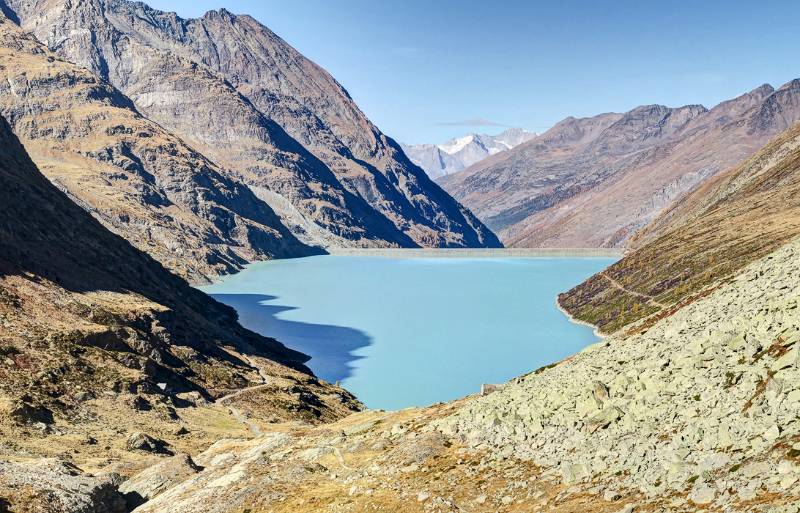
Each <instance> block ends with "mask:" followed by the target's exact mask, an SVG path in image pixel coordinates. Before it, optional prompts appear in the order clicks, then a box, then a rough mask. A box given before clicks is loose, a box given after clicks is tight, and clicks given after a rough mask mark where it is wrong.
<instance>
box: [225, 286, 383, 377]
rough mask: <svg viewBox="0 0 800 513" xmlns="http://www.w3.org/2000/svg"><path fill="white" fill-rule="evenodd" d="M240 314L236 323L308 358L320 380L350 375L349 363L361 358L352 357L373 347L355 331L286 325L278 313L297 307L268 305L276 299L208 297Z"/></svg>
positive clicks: (249, 296) (339, 328) (305, 324)
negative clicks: (272, 338) (306, 355)
mask: <svg viewBox="0 0 800 513" xmlns="http://www.w3.org/2000/svg"><path fill="white" fill-rule="evenodd" d="M211 297H213V298H214V299H216V300H217V301H220V302H222V303H225V304H226V305H228V306H232V307H233V308H235V309H236V311H237V312H239V322H240V323H241V324H242V326H244V327H245V328H247V329H250V330H253V331H255V332H257V333H260V334H261V335H264V336H266V337H274V338H277V339H278V340H280V341H281V342H283V343H284V344H286V345H287V346H288V347H290V348H291V349H294V350H296V351H300V352H302V353H305V354H308V355H311V360H310V361H309V362H308V366H309V367H311V369H312V370H313V371H314V374H315V375H317V376H319V377H320V378H322V379H324V380H326V381H329V382H331V383H335V382H337V381H342V380H344V379H347V378H349V377H350V376H352V374H353V365H352V363H353V362H354V361H356V360H359V359H361V358H363V357H361V356H356V355H354V354H353V353H354V352H355V351H356V350H358V349H361V348H362V347H367V346H369V345H371V344H372V338H371V337H369V336H368V335H367V334H366V333H363V332H361V331H359V330H357V329H354V328H348V327H344V326H331V325H327V324H311V323H305V322H298V321H287V320H284V319H280V318H278V315H279V314H280V313H281V312H287V311H290V310H296V309H297V307H293V306H285V305H275V304H267V303H269V302H271V301H274V300H276V299H278V297H276V296H267V295H262V294H211Z"/></svg>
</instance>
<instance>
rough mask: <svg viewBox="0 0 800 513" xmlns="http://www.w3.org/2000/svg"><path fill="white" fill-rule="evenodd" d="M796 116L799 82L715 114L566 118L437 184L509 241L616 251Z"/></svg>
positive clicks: (648, 112) (650, 112) (662, 111)
mask: <svg viewBox="0 0 800 513" xmlns="http://www.w3.org/2000/svg"><path fill="white" fill-rule="evenodd" d="M798 119H800V82H798V81H792V82H789V83H787V84H785V85H784V86H783V87H781V88H780V89H778V90H773V88H772V87H770V86H768V85H764V86H761V87H759V88H757V89H755V90H753V91H751V92H749V93H747V94H744V95H742V96H740V97H738V98H735V99H733V100H729V101H726V102H723V103H721V104H719V105H717V106H715V107H714V108H712V109H711V110H706V109H705V108H703V107H701V106H686V107H680V108H677V109H672V108H668V107H663V106H659V105H651V106H644V107H638V108H636V109H634V110H632V111H630V112H627V113H625V114H605V115H602V116H599V117H596V118H588V119H581V120H576V119H567V120H565V121H563V122H561V123H559V124H558V125H556V126H555V127H553V128H552V129H551V130H550V131H548V132H546V133H545V134H543V135H542V136H540V137H537V138H534V139H533V140H531V141H528V142H527V143H524V144H522V145H520V146H518V147H517V148H514V149H512V150H509V151H508V152H506V153H503V154H500V155H497V156H495V157H492V158H489V159H487V160H485V161H483V162H481V163H479V164H477V165H476V166H473V167H472V168H470V169H467V170H465V171H463V172H461V173H457V174H456V175H453V176H449V177H445V178H442V179H441V183H442V185H443V186H444V187H445V188H446V189H447V190H448V191H450V192H451V193H452V194H453V195H454V196H455V197H456V198H458V199H460V200H461V201H463V202H464V203H465V204H466V205H467V206H469V207H470V208H472V209H473V210H474V211H475V212H476V213H477V214H478V215H479V216H480V217H481V218H482V219H483V220H484V221H485V222H486V223H487V224H488V226H490V227H491V228H493V229H495V230H496V231H498V233H500V236H501V238H502V239H503V240H504V241H505V242H506V243H507V244H509V245H512V246H534V247H535V246H567V247H570V246H620V245H624V244H625V242H626V241H627V239H628V238H629V237H630V236H631V235H632V234H633V233H634V232H635V231H636V230H637V229H639V228H641V227H642V226H644V225H646V224H647V223H648V222H649V221H651V220H653V219H654V218H655V217H656V216H657V215H658V213H659V212H660V211H661V210H662V209H664V208H665V207H667V206H669V205H670V204H671V203H672V202H673V201H674V200H675V199H676V198H678V197H679V196H680V195H682V194H683V193H684V192H686V191H688V190H690V189H692V188H694V187H695V186H697V185H698V184H699V183H701V182H702V181H704V180H705V179H707V178H708V177H710V176H713V175H714V174H716V173H718V172H720V171H724V170H726V169H728V168H730V167H731V166H734V165H736V164H738V163H739V162H741V161H742V160H743V159H745V158H747V157H748V156H750V155H752V154H753V153H754V152H755V151H757V150H758V149H759V148H760V147H761V146H763V145H764V144H766V142H767V141H768V140H769V139H770V138H771V137H773V136H775V135H776V134H778V133H780V132H782V131H783V130H785V129H787V128H788V127H790V126H791V125H792V124H793V123H794V122H795V121H797V120H798Z"/></svg>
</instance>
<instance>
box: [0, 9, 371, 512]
mask: <svg viewBox="0 0 800 513" xmlns="http://www.w3.org/2000/svg"><path fill="white" fill-rule="evenodd" d="M7 23H8V22H4V24H7ZM45 55H46V54H45ZM12 63H13V62H10V61H9V60H7V59H6V58H4V59H3V64H4V66H8V65H10V64H12ZM30 79H31V80H35V77H33V76H31V77H30ZM62 80H63V81H64V83H65V84H66V83H68V81H69V80H71V78H70V76H69V75H64V76H63V78H62ZM78 128H80V127H78ZM0 183H1V184H2V187H0V204H2V205H3V208H1V209H0V376H2V379H0V438H1V439H2V440H3V442H2V447H3V458H4V459H6V458H11V459H14V460H17V461H18V460H20V459H23V460H31V459H36V458H53V457H58V456H61V457H63V456H64V455H65V454H67V452H65V451H68V453H69V457H70V458H75V459H78V460H81V461H84V462H86V461H88V462H92V463H90V465H100V466H106V465H107V464H108V463H110V462H112V461H113V462H114V464H115V465H116V468H117V470H121V469H123V468H126V466H127V465H132V466H133V468H141V467H142V466H145V465H147V464H148V463H150V462H152V461H153V460H154V459H158V457H159V454H166V453H171V452H175V451H195V450H197V449H198V448H200V447H205V446H208V445H209V444H210V443H212V442H213V441H214V440H215V437H218V436H219V432H220V429H224V428H226V426H227V428H228V429H232V430H233V431H234V432H236V433H238V434H244V435H247V434H248V433H249V429H248V424H247V422H250V421H249V420H247V419H246V415H247V413H246V411H249V410H250V409H253V411H257V412H259V418H262V419H269V418H274V419H276V421H277V420H303V421H307V422H320V421H325V420H331V419H336V418H339V417H341V416H343V415H345V414H346V413H349V412H350V411H353V410H355V409H359V408H360V405H359V403H358V402H357V401H356V400H355V399H354V398H353V397H352V396H351V395H350V394H349V393H347V392H345V391H344V390H342V389H340V388H338V387H335V386H332V385H329V384H326V383H323V382H320V381H319V380H317V379H316V378H315V377H314V376H313V375H311V373H310V371H309V370H308V369H307V368H306V367H305V365H304V362H305V361H307V359H308V357H307V356H306V355H304V354H302V353H299V352H297V351H294V350H291V349H288V348H286V347H285V346H283V345H282V344H281V343H279V342H277V341H275V340H273V339H270V338H266V337H262V336H260V335H258V334H256V333H253V332H251V331H248V330H246V329H244V328H243V327H242V326H241V325H240V324H239V323H238V321H237V314H236V312H235V311H234V310H233V309H232V308H230V307H228V306H225V305H223V304H221V303H218V302H217V301H215V300H213V299H211V298H210V297H209V296H207V295H206V294H204V293H202V292H200V291H198V290H196V289H194V288H192V287H191V286H190V285H189V284H188V283H187V282H186V281H184V280H183V279H182V278H180V277H178V276H175V275H173V274H171V273H170V272H169V271H167V270H166V269H164V267H163V266H161V265H160V264H159V263H158V262H156V261H155V260H154V259H153V258H151V257H150V256H148V255H146V254H145V253H143V252H142V251H140V250H138V249H136V248H134V247H133V246H132V245H131V244H129V243H128V242H126V241H125V240H124V239H123V238H121V237H120V236H118V235H115V234H113V233H111V232H110V231H109V230H107V229H106V228H105V227H104V226H103V225H102V224H100V222H98V221H97V220H96V219H95V218H94V217H92V216H91V215H90V214H89V213H87V212H86V211H85V210H83V209H82V208H80V207H79V206H77V205H76V204H75V203H73V202H72V201H71V199H70V198H69V197H68V196H67V195H66V194H64V193H63V192H61V191H59V190H58V189H57V188H56V187H55V186H54V185H53V184H52V183H51V182H50V181H49V180H48V179H47V178H45V177H44V176H43V175H42V174H41V173H40V172H39V170H38V169H37V168H36V165H35V164H34V162H33V161H32V160H31V159H30V157H29V156H28V155H27V153H26V152H25V149H24V148H23V146H22V145H21V143H20V141H19V140H18V139H17V138H16V137H15V136H14V135H13V133H12V132H11V129H10V126H9V125H8V123H7V122H6V121H5V119H3V118H0ZM253 404H256V405H257V406H253ZM237 416H239V417H241V418H242V419H244V420H242V421H241V422H240V421H238V420H236V418H237ZM137 433H138V434H137ZM189 433H191V436H185V435H188V434H189ZM40 461H42V460H40ZM44 461H46V460H44ZM137 466H138V467H137ZM41 470H42V472H41V473H39V474H38V475H39V476H40V478H39V479H43V476H44V475H45V473H44V470H43V469H41ZM68 474H70V475H73V476H74V475H75V471H74V469H73V470H70V471H69V472H68ZM34 475H36V473H34ZM7 479H8V476H7V475H5V474H4V472H0V496H2V497H3V501H0V505H2V507H3V508H5V507H6V506H7V503H6V502H4V501H5V498H6V497H7V495H6V492H8V490H7V489H4V488H3V485H4V484H7ZM12 479H13V477H12ZM39 479H35V480H34V483H41V482H42V481H40V480H39ZM20 486H22V488H23V493H24V489H25V486H27V485H16V486H12V489H16V490H17V492H18V491H19V490H20ZM54 488H60V486H59V485H57V484H56V485H54ZM44 497H47V498H49V499H44V500H51V499H52V497H51V495H50V494H45V495H44ZM28 499H31V497H28ZM26 500H27V499H26ZM53 507H55V506H53ZM73 507H75V508H77V506H73ZM12 510H14V509H13V508H12ZM14 511H17V510H14ZM41 511H84V510H79V509H70V508H69V507H67V506H64V509H49V508H47V509H41ZM86 511H89V510H86ZM97 511H103V509H97Z"/></svg>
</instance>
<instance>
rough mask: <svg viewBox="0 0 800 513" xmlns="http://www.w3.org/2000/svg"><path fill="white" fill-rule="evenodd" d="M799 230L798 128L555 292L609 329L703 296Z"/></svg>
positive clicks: (701, 189)
mask: <svg viewBox="0 0 800 513" xmlns="http://www.w3.org/2000/svg"><path fill="white" fill-rule="evenodd" d="M798 235H800V125H795V126H794V127H792V128H791V129H789V130H787V131H786V132H784V133H783V134H781V135H780V136H778V137H777V138H775V139H774V140H773V141H771V142H770V143H769V144H768V145H766V146H765V147H764V148H763V149H762V150H761V151H759V152H758V153H757V154H756V155H755V156H753V157H752V158H750V159H748V160H747V161H746V162H744V163H743V164H742V165H740V166H738V167H736V168H733V169H731V170H729V171H727V172H724V173H721V174H719V175H717V176H716V177H714V178H712V179H710V180H709V181H708V182H706V183H705V184H703V185H702V186H701V187H699V188H698V189H697V190H695V191H694V192H692V193H691V194H688V195H686V196H685V197H683V198H681V199H680V200H679V201H678V202H677V203H676V204H675V206H673V207H672V208H670V209H668V210H666V211H665V212H664V213H663V214H662V215H661V216H660V217H659V218H657V219H656V220H655V221H654V222H653V223H652V224H651V225H649V226H648V227H646V228H645V229H644V230H643V231H642V232H641V234H640V235H637V237H636V238H634V240H633V243H634V244H636V245H637V246H638V247H636V248H635V249H634V250H632V251H630V252H629V253H628V254H626V256H625V257H624V258H623V259H622V260H620V261H619V262H617V263H615V264H614V265H612V266H611V267H609V268H608V269H606V270H605V271H603V272H602V273H600V274H597V275H595V276H593V277H591V278H589V279H588V280H587V281H585V282H584V283H582V284H580V285H578V286H577V287H575V288H573V289H572V290H570V291H568V292H566V293H564V294H561V295H560V296H559V303H560V304H561V306H562V307H564V308H565V309H566V310H567V311H569V312H570V314H572V315H573V316H575V317H576V318H578V319H580V320H583V321H586V322H590V323H592V324H594V325H596V326H598V327H599V328H600V329H601V330H602V331H604V332H606V333H611V332H613V331H616V330H619V329H621V328H623V327H624V326H626V325H627V324H629V323H631V322H633V321H637V320H639V319H642V318H644V317H647V316H651V319H657V318H658V317H659V316H662V315H669V314H670V312H672V311H674V310H676V309H678V308H680V307H682V306H683V305H684V304H686V303H688V302H691V301H693V300H694V299H695V298H696V297H699V296H702V295H703V294H707V293H708V291H709V290H710V288H711V287H712V286H713V284H714V283H717V282H719V281H720V280H723V279H725V278H726V277H729V276H731V275H732V273H734V272H736V271H737V270H739V269H741V268H742V267H744V266H745V265H746V264H748V263H750V262H752V261H754V260H756V259H758V258H760V257H762V256H763V255H766V254H767V253H769V252H771V251H773V250H775V249H776V248H777V247H779V246H780V245H781V244H784V243H785V242H787V241H789V240H791V239H793V238H794V237H796V236H798Z"/></svg>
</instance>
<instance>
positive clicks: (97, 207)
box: [0, 21, 312, 282]
mask: <svg viewBox="0 0 800 513" xmlns="http://www.w3.org/2000/svg"><path fill="white" fill-rule="evenodd" d="M0 55H1V56H2V62H3V63H4V66H3V67H2V69H0V77H2V81H1V82H2V83H0V114H2V115H3V116H5V117H6V118H7V119H8V120H9V122H10V123H11V125H12V127H13V129H14V131H15V133H16V134H17V135H18V136H19V137H20V138H21V139H22V141H23V143H24V144H25V146H26V149H27V151H28V152H29V154H30V155H31V156H32V158H33V159H34V161H35V162H36V163H37V164H38V165H39V167H40V168H41V170H42V171H43V172H44V173H45V175H46V176H47V177H48V178H49V179H50V180H51V181H52V182H53V183H55V184H56V185H57V186H58V187H59V188H61V189H62V190H63V191H65V192H66V193H67V194H68V195H69V196H70V197H71V198H72V199H73V200H74V201H75V202H77V203H78V204H80V205H82V206H83V207H84V208H85V209H86V210H88V211H90V212H91V213H92V214H93V215H95V217H97V218H98V219H99V220H100V221H101V222H103V224H104V225H105V226H106V227H108V228H109V229H111V230H112V231H114V232H116V233H118V234H120V235H122V236H124V237H125V238H126V239H128V240H129V241H130V242H131V243H133V244H134V245H135V246H136V247H138V248H139V249H141V250H143V251H146V252H148V253H149V254H150V255H152V256H153V257H155V258H156V259H157V260H159V261H160V262H161V263H162V264H164V265H165V266H167V267H168V268H170V269H172V270H173V271H175V272H177V273H178V274H180V275H181V276H184V277H186V278H188V279H190V280H192V281H198V282H201V281H207V280H208V279H210V277H212V276H215V275H218V274H223V273H228V272H232V271H235V270H237V269H239V268H241V267H242V266H243V265H244V264H245V263H246V262H248V261H252V260H257V259H264V258H270V257H286V256H298V255H304V254H306V255H307V254H311V253H312V250H311V248H309V247H307V246H305V245H304V244H302V243H300V242H299V241H298V240H297V239H296V238H295V237H294V235H292V233H290V231H289V230H288V229H287V228H286V227H285V226H284V225H283V224H282V223H281V221H280V219H279V217H278V216H277V215H276V214H275V212H274V211H273V210H272V209H271V208H270V207H269V206H268V205H267V204H266V203H265V202H263V201H262V200H260V199H258V198H257V197H256V196H255V195H254V194H253V192H252V191H251V190H250V189H249V188H248V187H247V186H246V185H245V184H244V183H243V182H242V181H241V180H237V179H236V178H235V177H231V176H230V175H229V174H228V173H227V172H226V171H225V170H224V169H222V168H220V167H219V166H218V165H216V164H215V163H214V162H212V161H210V160H209V159H208V158H206V157H205V156H203V155H201V154H200V153H198V152H197V151H196V150H195V149H194V148H192V147H190V146H188V145H187V144H186V143H185V142H184V141H183V140H182V139H180V138H178V137H176V136H175V135H173V134H172V133H170V132H168V131H166V130H165V129H164V128H163V127H162V126H160V125H158V124H156V123H154V122H152V121H150V120H148V119H147V118H144V117H142V115H141V114H140V113H139V112H138V111H137V110H136V108H135V107H134V105H133V104H132V102H131V101H130V100H129V99H128V98H127V97H125V96H124V95H122V94H121V93H120V92H119V91H118V90H116V89H114V88H113V87H111V86H110V85H108V84H107V83H105V82H103V81H102V80H100V79H99V78H98V77H97V76H95V75H93V74H92V73H91V72H89V71H88V70H85V69H82V68H79V67H77V66H75V65H73V64H71V63H69V62H66V61H64V60H63V59H60V58H58V57H57V56H55V55H53V54H52V53H50V52H49V51H48V50H47V49H46V47H44V46H43V45H42V44H41V43H40V42H38V41H37V40H36V39H35V38H34V37H33V36H32V35H30V34H28V33H25V32H23V31H22V30H21V29H20V28H19V27H17V26H16V25H15V24H13V23H11V22H8V21H6V22H5V23H2V24H0Z"/></svg>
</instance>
